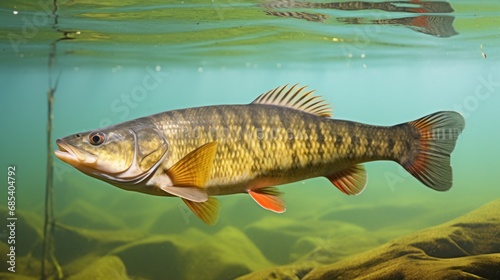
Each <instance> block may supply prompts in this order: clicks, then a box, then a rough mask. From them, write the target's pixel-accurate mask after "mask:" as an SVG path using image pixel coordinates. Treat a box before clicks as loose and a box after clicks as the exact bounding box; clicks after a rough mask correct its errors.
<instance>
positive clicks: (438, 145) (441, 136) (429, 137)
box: [400, 111, 465, 191]
mask: <svg viewBox="0 0 500 280" xmlns="http://www.w3.org/2000/svg"><path fill="white" fill-rule="evenodd" d="M404 125H406V126H407V127H408V128H409V130H410V133H411V138H412V139H416V142H414V143H413V145H411V148H410V149H409V151H407V152H408V154H406V155H405V156H404V159H403V160H402V161H401V162H400V164H401V165H402V166H403V167H404V168H405V169H406V170H407V171H408V172H410V173H411V174H412V175H413V176H414V177H415V178H417V179H418V180H419V181H420V182H422V183H423V184H425V185H426V186H428V187H429V188H432V189H434V190H437V191H446V190H448V189H450V188H451V186H452V180H453V179H452V169H451V166H450V156H451V153H452V152H453V149H454V148H455V144H456V141H457V138H458V135H459V134H460V133H461V132H462V130H463V129H464V126H465V120H464V118H463V116H462V115H461V114H459V113H457V112H453V111H442V112H437V113H434V114H430V115H427V116H425V117H423V118H420V119H418V120H415V121H411V122H408V123H406V124H404Z"/></svg>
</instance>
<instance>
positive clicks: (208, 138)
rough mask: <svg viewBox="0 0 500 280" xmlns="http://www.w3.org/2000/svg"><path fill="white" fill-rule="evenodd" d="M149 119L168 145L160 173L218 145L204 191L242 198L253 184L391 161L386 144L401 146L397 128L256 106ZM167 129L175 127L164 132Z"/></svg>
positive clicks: (183, 112) (193, 110)
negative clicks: (237, 194)
mask: <svg viewBox="0 0 500 280" xmlns="http://www.w3.org/2000/svg"><path fill="white" fill-rule="evenodd" d="M151 118H152V119H153V122H154V123H155V124H156V125H157V127H158V128H160V130H162V131H163V133H164V136H165V138H166V139H171V140H169V156H168V160H167V161H165V162H164V164H163V167H164V168H165V169H168V168H169V167H171V166H172V165H173V164H174V163H176V162H177V161H179V160H180V159H181V158H182V157H183V156H184V155H186V154H187V153H188V152H189V151H191V150H194V149H196V148H197V147H199V146H201V145H203V144H205V143H208V142H213V141H215V142H217V143H218V144H219V145H218V149H217V153H216V155H215V158H214V165H213V166H214V168H213V170H212V172H211V176H210V178H209V181H208V183H207V188H208V189H210V188H211V187H215V186H217V189H218V191H219V192H221V193H224V189H225V188H227V189H229V190H231V191H233V190H234V188H233V187H239V188H241V189H240V190H239V191H240V192H244V191H245V190H246V189H245V187H248V183H249V182H251V181H252V180H253V179H256V178H262V177H272V178H274V179H278V181H279V182H280V183H287V182H290V181H295V180H296V179H297V178H299V177H300V178H309V177H316V176H318V175H319V176H327V175H330V174H333V173H335V172H337V171H339V170H341V169H343V168H345V167H346V166H351V165H354V164H357V163H360V162H365V161H371V160H378V159H387V160H395V159H396V157H397V156H398V154H399V153H400V152H401V151H400V149H399V146H397V148H398V149H388V147H387V142H388V139H392V138H396V139H398V141H403V140H404V139H400V138H401V135H403V134H401V133H399V129H398V128H391V127H373V126H369V125H362V124H358V123H352V122H348V121H341V120H333V119H326V118H322V117H318V116H315V115H312V114H309V113H305V112H301V111H297V110H293V109H290V108H285V107H276V106H270V105H261V104H249V105H222V106H210V107H200V108H191V109H185V110H178V111H169V112H165V113H163V114H159V115H155V116H153V117H151ZM171 123H176V124H177V125H176V126H169V124H171ZM181 124H182V125H181ZM214 130H215V131H217V133H215V134H214V133H213V132H214ZM186 132H188V134H187V135H188V137H186ZM318 132H320V133H318ZM226 133H228V134H227V135H226ZM290 133H291V134H292V135H293V137H290ZM179 134H180V135H179ZM319 134H321V135H319ZM214 135H217V137H214ZM389 136H390V137H389ZM368 137H370V138H371V139H372V140H371V143H372V144H371V145H368V141H367V140H366V139H367V138H368ZM391 137H392V138H391ZM338 139H339V140H340V141H337V140H338ZM353 139H357V140H356V141H353ZM336 143H337V144H336ZM398 143H399V142H398ZM338 144H340V145H338ZM217 194H220V193H217Z"/></svg>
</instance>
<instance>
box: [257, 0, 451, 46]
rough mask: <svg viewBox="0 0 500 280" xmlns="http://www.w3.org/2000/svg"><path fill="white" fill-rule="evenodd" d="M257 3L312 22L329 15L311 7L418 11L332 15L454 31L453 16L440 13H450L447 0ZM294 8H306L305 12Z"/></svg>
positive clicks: (422, 30) (345, 19)
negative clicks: (376, 16) (377, 15)
mask: <svg viewBox="0 0 500 280" xmlns="http://www.w3.org/2000/svg"><path fill="white" fill-rule="evenodd" d="M261 6H262V7H263V8H264V9H265V10H264V12H265V13H266V14H267V15H272V16H276V17H287V18H296V19H303V20H307V21H313V22H325V21H327V20H328V19H329V18H330V17H329V16H328V15H325V14H321V13H312V12H310V11H311V9H322V10H342V11H361V10H380V11H385V12H395V13H410V14H420V15H418V16H410V17H402V18H388V17H389V14H384V15H385V16H387V18H384V19H369V18H364V17H336V20H337V21H338V22H340V23H344V24H365V25H368V24H376V25H394V26H405V27H408V28H410V29H411V30H414V31H416V32H420V33H424V34H428V35H432V36H436V37H443V38H447V37H451V36H454V35H457V34H458V32H457V31H456V30H455V28H453V21H454V20H455V17H454V16H449V15H440V14H445V13H452V12H453V11H454V10H453V8H452V7H451V4H450V3H448V2H442V1H435V2H430V1H429V2H428V1H386V2H364V1H348V2H325V3H315V2H307V1H293V0H271V1H265V2H263V3H262V5H261ZM291 9H292V10H291ZM297 9H308V12H304V11H301V10H297ZM429 14H432V15H429Z"/></svg>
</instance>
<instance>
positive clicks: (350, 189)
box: [326, 164, 367, 195]
mask: <svg viewBox="0 0 500 280" xmlns="http://www.w3.org/2000/svg"><path fill="white" fill-rule="evenodd" d="M326 178H328V180H330V182H332V184H334V185H335V186H336V187H337V188H338V189H339V190H340V191H341V192H343V193H345V194H348V195H358V194H360V193H361V192H362V191H363V190H364V189H365V187H366V182H367V176H366V169H365V167H364V165H362V164H357V165H354V166H351V167H349V168H347V169H344V170H342V171H340V172H337V173H335V174H332V175H330V176H326Z"/></svg>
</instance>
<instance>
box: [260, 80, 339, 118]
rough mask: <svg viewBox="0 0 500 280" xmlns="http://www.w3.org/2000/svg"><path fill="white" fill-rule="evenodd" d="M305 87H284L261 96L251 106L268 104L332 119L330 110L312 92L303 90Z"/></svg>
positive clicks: (326, 104)
mask: <svg viewBox="0 0 500 280" xmlns="http://www.w3.org/2000/svg"><path fill="white" fill-rule="evenodd" d="M305 88H306V86H303V87H301V86H299V85H298V84H295V85H293V86H291V87H289V86H288V85H284V86H281V87H277V88H275V89H273V90H270V91H268V92H266V93H263V94H261V95H260V96H259V97H257V99H255V100H254V101H253V102H252V104H268V105H276V106H282V107H288V108H292V109H296V110H300V111H303V112H307V113H310V114H313V115H316V116H319V117H332V108H331V107H330V106H329V105H328V103H326V101H325V100H323V99H322V98H321V97H319V96H317V95H314V90H311V91H307V90H305Z"/></svg>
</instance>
